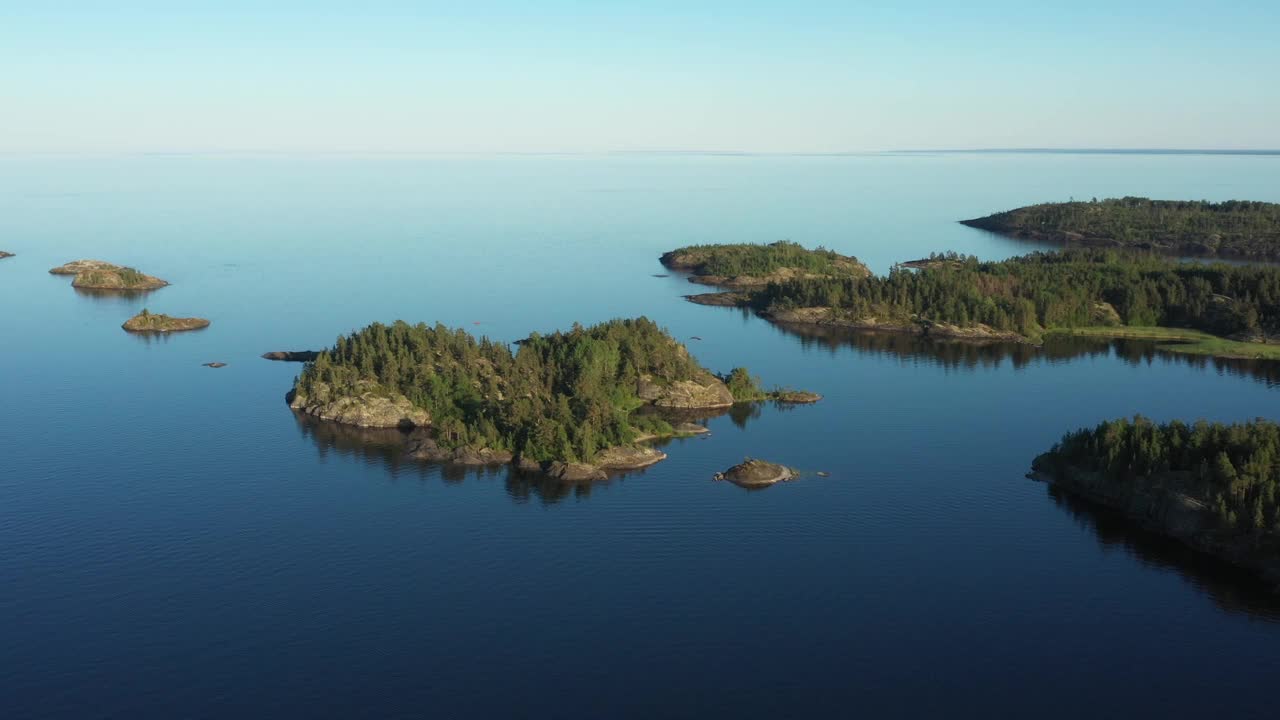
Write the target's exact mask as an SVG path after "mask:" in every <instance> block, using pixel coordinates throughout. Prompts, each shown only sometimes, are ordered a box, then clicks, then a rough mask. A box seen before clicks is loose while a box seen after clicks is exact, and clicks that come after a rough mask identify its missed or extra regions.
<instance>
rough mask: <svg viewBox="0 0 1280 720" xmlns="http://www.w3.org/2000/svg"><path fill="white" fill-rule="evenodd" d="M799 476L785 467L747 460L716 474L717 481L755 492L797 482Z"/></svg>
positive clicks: (764, 461) (751, 459)
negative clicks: (791, 481)
mask: <svg viewBox="0 0 1280 720" xmlns="http://www.w3.org/2000/svg"><path fill="white" fill-rule="evenodd" d="M799 476H800V474H799V473H797V472H796V471H795V470H793V469H791V468H789V467H787V466H785V465H779V464H777V463H771V462H768V461H766V460H756V459H754V458H746V459H745V460H743V461H742V462H740V463H738V464H737V465H734V466H733V467H731V468H729V469H728V470H725V471H724V472H720V473H716V474H715V479H716V480H727V481H729V482H731V483H733V484H734V485H737V486H738V487H743V488H747V489H749V490H754V489H758V488H765V487H769V486H770V485H774V484H777V483H780V482H788V481H790V480H795V479H796V478H797V477H799Z"/></svg>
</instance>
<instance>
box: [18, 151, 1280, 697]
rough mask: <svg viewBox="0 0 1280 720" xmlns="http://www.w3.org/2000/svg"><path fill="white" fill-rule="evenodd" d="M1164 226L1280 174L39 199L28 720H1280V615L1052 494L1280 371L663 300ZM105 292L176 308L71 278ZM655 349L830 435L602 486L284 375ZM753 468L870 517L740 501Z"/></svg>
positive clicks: (1007, 167) (1002, 168) (23, 473)
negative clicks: (1082, 202) (412, 341)
mask: <svg viewBox="0 0 1280 720" xmlns="http://www.w3.org/2000/svg"><path fill="white" fill-rule="evenodd" d="M1125 194H1133V195H1149V196H1153V197H1167V198H1207V199H1227V198H1248V199H1255V200H1270V201H1280V158H1276V157H1233V156H1143V155H1081V156H1075V155H1060V154H1050V155H972V154H970V155H965V154H941V155H921V154H915V155H882V156H863V157H839V158H785V157H784V158H765V157H680V156H674V157H672V156H666V157H645V156H635V157H501V158H484V157H466V158H438V157H421V158H377V159H369V158H293V157H281V158H236V157H225V158H209V157H205V158H189V157H141V158H57V157H47V158H22V157H6V158H3V159H0V249H5V250H9V251H12V252H16V253H18V255H17V256H16V257H13V258H10V259H7V260H3V261H0V338H3V340H2V341H0V342H2V343H3V345H0V383H2V384H0V387H3V396H2V397H3V401H4V410H5V411H4V412H3V413H0V548H3V552H0V640H2V642H0V716H3V717H12V718H46V717H47V718H84V717H113V718H179V717H238V718H250V717H264V718H268V717H269V718H280V717H309V718H311V717H338V718H352V717H378V718H387V717H503V718H507V717H560V718H602V717H609V718H622V717H635V718H650V717H708V716H715V717H719V716H736V717H781V716H791V717H840V716H850V715H858V716H863V717H884V716H917V717H918V716H924V715H926V714H929V715H940V716H951V717H963V716H968V717H990V716H1012V715H1014V714H1017V715H1029V716H1038V717H1070V718H1078V717H1084V716H1097V715H1102V716H1107V717H1138V716H1155V715H1165V716H1170V717H1173V716H1186V715H1193V714H1194V715H1203V714H1204V713H1206V712H1210V711H1212V712H1214V713H1217V714H1219V715H1222V716H1227V715H1230V716H1234V717H1251V716H1254V717H1267V716H1272V713H1273V711H1274V707H1275V705H1274V700H1275V697H1274V696H1275V692H1274V678H1275V671H1276V669H1277V667H1280V622H1278V621H1280V601H1277V600H1276V599H1274V597H1273V596H1270V595H1268V594H1267V593H1266V592H1264V591H1263V590H1262V589H1261V588H1259V587H1257V586H1256V585H1254V584H1253V583H1251V582H1250V581H1249V580H1248V579H1247V578H1245V577H1242V576H1240V575H1239V574H1237V573H1234V572H1231V571H1229V570H1226V569H1223V568H1222V567H1220V566H1218V565H1217V564H1215V563H1212V562H1205V561H1204V560H1203V559H1200V558H1197V557H1195V556H1192V555H1190V554H1189V553H1185V552H1182V551H1181V550H1179V549H1178V548H1177V547H1172V546H1170V545H1169V544H1168V543H1164V542H1161V541H1160V540H1159V539H1156V538H1153V537H1151V536H1148V535H1145V534H1142V533H1137V532H1132V531H1130V530H1129V529H1128V527H1127V525H1126V524H1124V523H1123V522H1120V521H1118V520H1117V519H1116V518H1114V517H1111V516H1108V515H1106V514H1103V513H1099V512H1098V511H1097V510H1096V509H1093V508H1091V507H1088V506H1082V505H1080V504H1079V503H1075V502H1072V501H1070V500H1069V499H1067V498H1060V497H1055V496H1054V495H1052V494H1050V492H1049V491H1048V489H1047V488H1046V487H1045V486H1044V485H1041V484H1037V483H1034V482H1031V481H1028V480H1026V479H1025V478H1024V477H1023V474H1024V473H1025V472H1026V470H1027V469H1028V466H1029V464H1030V462H1031V459H1032V458H1033V457H1034V456H1035V455H1036V454H1037V453H1039V452H1041V451H1043V450H1044V449H1046V448H1047V447H1048V446H1049V445H1051V444H1052V443H1053V442H1054V441H1055V440H1056V439H1057V438H1058V437H1059V436H1061V434H1062V433H1063V432H1065V431H1067V430H1069V429H1074V428H1076V427H1078V426H1082V425H1090V424H1093V423H1096V422H1097V421H1099V420H1101V419H1103V418H1110V417H1115V416H1121V415H1131V414H1133V413H1138V412H1141V413H1143V414H1146V415H1148V416H1151V417H1154V418H1157V419H1162V420H1163V419H1171V418H1187V419H1193V418H1198V417H1207V418H1211V419H1218V420H1244V419H1249V418H1253V417H1255V416H1266V417H1271V418H1276V417H1277V411H1276V409H1277V407H1280V405H1278V404H1277V402H1278V401H1280V384H1278V383H1277V382H1276V378H1277V372H1276V371H1275V369H1274V368H1261V369H1260V368H1257V367H1243V368H1242V367H1238V366H1232V365H1225V364H1220V363H1218V364H1215V363H1212V362H1209V363H1204V362H1201V363H1188V362H1187V361H1185V360H1179V359H1172V358H1168V357H1164V356H1161V355H1159V354H1156V353H1151V352H1145V353H1144V352H1143V351H1142V350H1141V348H1138V349H1135V347H1134V346H1116V347H1113V346H1108V345H1102V346H1092V349H1091V351H1089V352H1083V351H1079V350H1070V351H1062V352H1058V353H1050V354H1041V355H1030V356H1028V355H1026V353H1025V350H1023V351H1006V350H1000V349H992V350H988V351H983V352H977V351H973V350H972V349H967V348H958V349H957V348H953V347H930V346H922V345H920V344H918V343H911V342H906V341H872V340H867V339H858V338H825V339H811V338H802V337H799V336H797V335H795V334H792V333H789V332H787V331H785V330H784V329H781V328H777V327H774V326H771V325H769V324H767V323H765V322H763V321H761V320H759V319H756V318H753V317H748V316H745V315H743V314H742V313H740V312H737V311H734V310H723V309H716V308H706V307H699V306H695V305H691V304H688V303H686V302H684V301H683V300H681V299H680V295H681V294H684V293H688V292H691V291H697V288H696V286H691V285H690V284H688V283H687V282H685V281H684V280H683V279H681V278H679V277H666V278H655V277H653V275H654V274H655V273H662V272H663V270H662V268H661V267H660V266H659V265H658V263H657V260H656V259H657V256H658V255H659V254H660V253H661V252H662V251H663V250H666V249H670V248H672V247H675V246H678V245H683V244H687V243H691V242H721V241H772V240H777V239H783V238H789V239H792V240H796V241H798V242H801V243H804V244H807V245H825V246H827V247H830V248H833V249H836V250H839V251H841V252H845V253H851V254H855V255H857V256H859V257H860V258H863V259H864V260H866V261H867V262H868V263H869V264H870V265H871V266H872V267H873V268H874V269H876V270H877V271H885V270H887V269H888V268H889V267H890V266H891V265H892V264H893V263H894V262H896V261H900V260H908V259H913V258H916V257H920V256H922V255H926V254H928V253H929V252H930V251H934V250H957V251H961V252H966V253H974V254H977V255H980V256H982V257H986V258H999V257H1006V256H1009V255H1012V254H1017V253H1020V252H1023V251H1026V250H1028V249H1031V248H1030V247H1029V246H1027V245H1026V244H1018V243H1014V242H1012V241H1009V240H1005V239H1002V238H999V237H995V236H992V235H989V234H986V233H983V232H981V231H978V230H973V229H970V228H965V227H963V226H960V225H957V224H955V222H954V221H955V220H957V219H960V218H968V217H974V216H978V215H983V214H986V213H988V212H992V211H995V210H1000V209H1007V208H1010V207H1014V206H1018V205H1022V204H1026V203H1029V202H1037V201H1045V200H1059V199H1065V198H1068V197H1072V196H1074V197H1076V198H1087V197H1093V196H1097V197H1105V196H1113V195H1125ZM81 257H92V258H103V259H107V260H111V261H115V262H121V263H126V264H133V265H136V266H138V267H139V268H141V269H143V270H144V271H146V272H150V273H153V274H156V275H159V276H161V277H164V278H166V279H168V280H170V281H171V282H172V283H173V285H172V286H171V287H168V288H165V289H163V290H160V291H158V292H156V293H153V294H151V295H149V296H147V297H145V298H102V297H98V296H92V295H83V294H80V293H77V292H76V291H74V290H73V289H72V288H70V287H69V280H68V278H64V277H54V276H50V275H48V274H47V273H46V271H47V270H48V269H49V268H50V267H53V266H54V265H57V264H60V263H62V262H65V261H68V260H71V259H75V258H81ZM142 307H148V308H150V309H151V310H152V311H155V312H166V313H170V314H179V315H181V314H198V315H201V316H204V317H208V318H210V319H211V320H212V321H213V325H212V327H211V328H210V329H208V330H207V331H203V332H199V333H192V334H187V335H179V336H174V337H171V338H167V339H162V340H152V341H146V340H143V339H140V338H138V337H136V336H131V335H128V334H126V333H124V332H123V331H121V330H120V328H119V325H120V323H121V322H123V321H124V320H125V319H126V318H127V317H129V316H130V315H132V314H133V313H134V312H136V311H137V310H139V309H141V308H142ZM637 314H645V315H648V316H649V317H652V318H654V319H655V320H657V321H659V322H660V323H662V324H663V325H665V326H666V327H668V328H670V330H671V331H672V332H673V334H675V335H676V336H677V337H680V338H689V337H690V336H692V335H697V336H700V337H701V338H703V339H702V340H701V341H694V340H689V344H690V348H691V349H692V350H693V352H694V353H695V354H696V355H697V356H698V358H699V359H700V360H701V361H702V362H703V363H704V364H706V365H708V366H709V367H711V368H713V369H718V370H727V369H728V368H730V367H732V366H734V365H738V364H745V365H747V366H749V367H750V368H751V369H752V370H753V372H755V373H756V374H758V375H761V376H762V377H763V378H764V379H765V381H766V382H768V383H777V384H783V385H792V386H798V387H804V388H807V389H812V390H815V391H818V392H821V393H823V394H824V395H825V396H826V399H825V401H824V402H822V403H820V404H818V405H816V406H813V407H804V408H797V409H794V410H790V411H780V410H777V409H773V408H770V407H765V408H761V409H759V411H758V413H755V417H730V416H723V417H719V418H716V419H713V420H711V421H710V427H711V428H712V430H713V434H712V436H711V437H709V438H706V439H693V440H685V441H677V442H676V443H673V444H672V446H670V447H669V448H668V452H669V454H670V459H668V460H667V461H665V462H663V463H661V464H659V465H657V466H655V467H653V468H651V469H649V470H648V471H646V472H643V473H637V474H633V475H629V476H625V477H622V478H618V479H614V480H612V481H610V482H608V483H602V484H598V485H593V486H587V487H581V488H565V487H555V486H547V485H545V484H538V483H532V484H531V483H528V482H522V481H518V480H515V479H511V478H508V477H507V474H506V472H505V471H486V472H474V471H472V472H462V471H449V470H442V469H441V468H439V467H434V466H423V465H415V464H404V463H400V462H399V461H398V460H396V459H395V457H394V455H393V454H390V453H388V452H386V451H385V450H384V449H379V448H378V447H376V446H371V445H368V444H362V443H361V442H358V441H356V440H355V439H353V438H351V437H348V436H345V435H342V434H335V433H332V432H327V431H326V430H325V429H324V428H319V429H316V428H312V427H310V426H304V425H300V424H299V422H298V421H297V420H295V418H294V416H293V415H292V414H291V413H290V412H289V411H288V409H287V408H286V406H285V405H284V402H283V396H284V393H285V392H286V391H287V390H288V389H289V387H290V384H291V381H292V379H293V377H294V375H295V373H296V372H297V371H298V369H299V368H298V366H296V365H291V364H287V363H271V362H267V361H264V360H261V359H259V358H258V355H260V354H261V353H263V352H265V351H268V350H280V349H306V348H317V347H321V346H324V345H327V344H329V343H331V342H332V340H333V338H334V337H335V336H336V335H337V334H338V333H341V332H346V331H349V330H351V329H353V328H357V327H360V326H363V325H365V324H367V323H368V322H370V321H373V320H383V321H389V320H393V319H396V318H404V319H406V320H411V321H419V320H422V321H428V322H431V321H437V320H438V321H441V322H444V323H446V324H449V325H456V326H464V327H466V328H468V329H471V330H473V331H476V332H481V333H484V334H487V335H489V336H490V337H493V338H495V339H502V340H514V339H517V338H520V337H523V336H524V335H526V334H527V333H528V332H529V331H531V330H540V331H546V330H551V329H555V328H563V327H567V326H568V325H569V324H571V323H572V322H574V321H581V322H584V323H589V322H594V321H599V320H604V319H607V318H611V317H615V316H627V315H637ZM1018 353H1020V354H1018ZM209 361H222V362H226V363H228V366H227V367H226V368H223V369H221V370H210V369H207V368H203V367H201V366H200V365H201V363H204V362H209ZM744 455H753V456H758V457H764V458H768V459H772V460H776V461H779V462H785V463H788V464H791V465H796V466H799V467H801V468H805V469H809V470H815V471H816V470H824V471H828V472H830V474H831V476H830V477H829V478H818V477H809V478H806V479H804V480H803V481H800V482H795V483H790V484H787V485H784V486H778V487H773V488H769V489H768V490H765V491H762V492H746V491H743V490H741V489H739V488H736V487H734V486H732V485H728V484H723V483H715V482H712V481H711V475H712V473H713V472H715V471H717V470H720V469H723V468H724V467H726V466H728V465H731V464H733V463H735V462H737V461H739V460H741V458H742V457H743V456H744Z"/></svg>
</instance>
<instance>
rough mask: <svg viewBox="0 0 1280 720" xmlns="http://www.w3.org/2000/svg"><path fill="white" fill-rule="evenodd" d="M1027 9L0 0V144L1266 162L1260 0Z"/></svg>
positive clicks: (1277, 37)
mask: <svg viewBox="0 0 1280 720" xmlns="http://www.w3.org/2000/svg"><path fill="white" fill-rule="evenodd" d="M1051 5H1052V6H1050V4H1046V3H1035V2H1026V1H1023V2H980V1H978V2H971V3H953V2H852V1H851V2H807V1H805V0H793V1H792V2H785V3H784V2H773V3H762V2H751V1H750V0H737V1H736V2H692V1H691V0H690V1H686V2H665V1H664V2H636V3H625V4H624V3H609V2H592V3H587V2H569V1H567V0H541V1H540V2H502V1H492V2H486V1H483V0H481V1H477V2H442V3H436V2H387V1H383V2H379V1H377V0H369V1H367V2H359V3H357V2H347V3H338V2H324V1H323V0H311V1H308V2H295V1H293V0H276V1H275V2H240V1H237V0H221V1H220V2H183V1H182V0H165V1H155V2H89V1H82V2H59V1H58V0H40V1H38V2H36V1H32V2H24V1H23V0H0V151H7V152H14V151H16V152H27V151H37V152H82V151H89V152H153V151H213V152H219V151H281V152H313V151H328V152H495V151H496V152H599V151H617V150H623V151H625V150H717V151H720V150H723V151H748V152H846V151H861V150H884V149H904V148H913V149H921V148H983V147H1067V148H1070V147H1161V148H1280V89H1278V88H1280V2H1277V1H1276V0H1271V1H1270V2H1230V1H1228V2H1221V3H1210V2H1203V1H1202V2H1180V1H1179V0H1164V1H1162V2H1122V1H1115V0H1113V1H1111V2H1096V1H1094V0H1081V1H1078V2H1069V3H1053V4H1051ZM266 6H270V7H269V8H267V7H266Z"/></svg>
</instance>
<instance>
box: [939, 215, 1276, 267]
mask: <svg viewBox="0 0 1280 720" xmlns="http://www.w3.org/2000/svg"><path fill="white" fill-rule="evenodd" d="M958 222H959V223H960V224H961V225H964V226H965V227H971V228H976V229H978V230H986V231H987V232H993V233H996V234H999V235H1004V236H1005V237H1011V238H1014V239H1017V240H1027V241H1031V242H1038V243H1045V244H1051V245H1062V246H1064V247H1084V248H1111V249H1116V250H1137V251H1143V252H1154V253H1160V254H1163V255H1173V256H1178V257H1221V258H1230V259H1239V260H1276V259H1280V250H1277V251H1272V252H1265V251H1249V250H1246V249H1241V248H1234V247H1230V246H1227V247H1223V246H1221V245H1219V244H1216V243H1217V240H1215V239H1208V240H1207V241H1206V242H1197V241H1194V240H1188V241H1177V240H1172V239H1165V240H1163V241H1162V240H1155V241H1147V242H1134V243H1130V242H1123V241H1121V240H1119V239H1117V238H1114V237H1110V236H1107V235H1090V234H1086V233H1081V232H1073V231H1071V230H1058V229H1053V230H1039V229H1035V228H1024V227H1017V226H1014V225H1010V224H1008V223H1006V222H1005V221H1003V220H1001V219H1000V215H992V216H988V217H981V218H973V219H970V220H960V221H958Z"/></svg>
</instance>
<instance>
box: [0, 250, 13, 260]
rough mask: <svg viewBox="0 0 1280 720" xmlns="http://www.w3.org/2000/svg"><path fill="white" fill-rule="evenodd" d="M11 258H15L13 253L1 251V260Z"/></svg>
mask: <svg viewBox="0 0 1280 720" xmlns="http://www.w3.org/2000/svg"><path fill="white" fill-rule="evenodd" d="M11 257H13V253H11V252H5V251H4V250H0V260H3V259H5V258H11Z"/></svg>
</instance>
